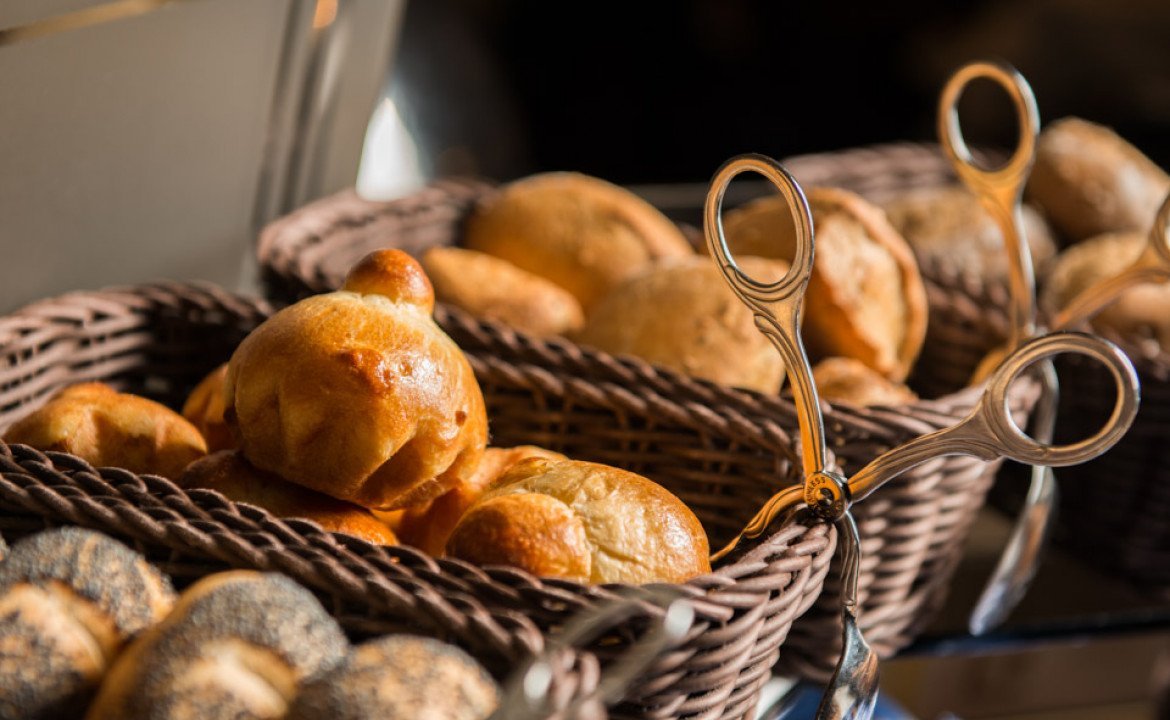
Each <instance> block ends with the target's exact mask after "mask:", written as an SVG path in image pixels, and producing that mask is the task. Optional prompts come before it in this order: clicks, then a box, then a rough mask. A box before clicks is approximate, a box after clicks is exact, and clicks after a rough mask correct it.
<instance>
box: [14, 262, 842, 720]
mask: <svg viewBox="0 0 1170 720" xmlns="http://www.w3.org/2000/svg"><path fill="white" fill-rule="evenodd" d="M267 312H268V309H267V307H266V306H265V305H264V304H263V303H259V302H253V301H249V300H246V299H243V298H240V297H238V296H234V295H231V294H228V293H225V292H223V291H219V290H216V289H214V288H211V287H206V286H193V285H180V284H166V285H154V286H143V287H138V288H132V289H125V290H114V291H107V292H94V293H77V294H73V295H68V296H64V297H62V298H58V299H55V300H51V301H45V302H41V303H38V304H35V305H33V306H29V307H28V308H25V309H23V310H21V311H18V312H17V313H15V314H13V315H11V316H8V317H5V318H3V319H0V348H2V354H0V431H2V429H3V428H4V427H7V426H8V425H9V424H11V422H13V421H14V420H15V419H17V418H18V417H20V416H22V415H23V414H25V413H27V412H29V411H30V410H31V409H33V408H35V407H37V406H38V405H39V404H41V403H42V402H44V401H45V400H46V399H47V397H48V396H49V395H51V394H52V393H53V392H54V391H56V390H57V389H59V388H60V387H62V386H64V385H67V384H69V383H73V382H78V381H83V380H103V381H106V382H110V383H111V384H113V385H115V386H117V387H120V388H123V389H127V390H131V391H134V392H138V393H142V394H145V395H148V396H151V397H154V398H155V399H158V400H160V401H162V402H166V403H168V404H170V405H172V406H175V405H177V404H179V403H180V402H181V401H182V399H183V398H184V397H185V395H186V393H187V392H189V390H190V389H191V388H192V387H193V386H194V384H195V383H196V382H198V380H199V379H200V378H201V377H202V376H203V375H204V374H205V373H206V372H208V371H209V370H210V369H211V368H213V367H214V366H216V365H217V364H218V363H221V362H223V361H224V360H225V359H226V358H227V357H228V356H229V354H230V352H231V350H232V349H233V348H234V347H235V345H236V344H237V343H238V342H239V340H240V339H241V338H242V337H243V336H244V335H245V334H246V333H247V332H248V331H249V330H250V329H251V328H252V327H254V326H255V325H256V324H257V323H259V322H260V321H261V320H262V319H263V318H264V317H265V316H266V314H267ZM480 332H482V330H480ZM566 350H567V349H565V348H551V349H548V350H547V352H550V353H552V354H554V355H556V354H557V353H558V352H561V351H566ZM469 359H470V361H471V363H472V366H473V368H474V369H475V371H476V374H477V376H478V378H479V381H480V383H481V385H482V387H483V389H484V394H485V397H486V398H487V399H488V403H489V408H490V411H489V412H490V415H491V417H492V419H493V429H494V431H495V438H496V440H497V442H499V443H501V444H511V443H536V444H541V445H544V446H546V447H550V448H553V449H557V450H562V451H564V452H567V453H569V454H571V455H575V456H578V457H582V458H585V459H591V460H597V461H602V462H610V463H613V464H617V465H621V466H624V467H628V468H630V469H633V470H636V471H638V472H642V473H644V474H646V475H648V476H650V477H652V478H654V479H656V480H658V481H659V482H662V483H663V484H665V485H666V486H667V487H669V488H670V489H671V490H672V491H674V492H675V493H677V494H678V495H679V496H681V497H683V498H684V499H686V500H687V501H688V502H689V503H690V504H691V506H692V507H693V508H694V509H695V511H696V513H697V514H698V515H699V517H700V518H701V519H702V521H703V522H704V524H705V526H706V527H707V529H708V531H709V532H710V533H711V535H712V539H713V540H714V541H716V542H718V541H722V540H726V539H728V538H729V537H730V535H731V534H732V533H734V532H737V531H738V530H739V529H740V527H741V525H742V523H743V522H745V521H746V520H747V519H748V518H749V517H750V516H751V515H752V514H754V513H755V511H756V510H757V509H758V508H759V506H760V505H761V504H762V503H763V502H764V500H766V499H767V497H768V495H769V492H770V491H769V488H770V487H772V486H773V485H774V483H775V482H776V479H777V478H785V477H791V472H792V468H793V467H794V465H793V463H792V460H793V456H792V454H791V451H790V450H786V451H785V452H777V451H776V448H784V449H787V448H790V447H791V444H792V443H791V441H790V439H789V437H788V436H787V435H786V433H785V432H784V431H783V430H782V429H781V428H780V426H779V425H778V424H775V423H759V422H756V421H755V420H754V419H749V418H746V417H744V416H743V415H742V414H741V413H738V412H735V411H732V410H728V411H724V412H722V413H720V412H716V411H713V410H711V409H709V408H708V407H707V406H705V405H703V404H702V403H699V402H694V401H691V400H689V399H687V398H676V397H667V396H663V395H661V394H659V393H658V392H657V391H656V390H655V389H654V383H649V384H647V385H645V386H638V384H636V383H629V384H626V385H619V384H617V383H613V382H604V381H598V382H588V381H585V380H583V379H581V377H579V376H577V374H575V373H566V372H557V371H554V370H550V369H549V368H548V367H543V366H541V365H539V364H533V363H528V364H526V363H518V362H512V361H510V360H508V359H507V358H505V357H502V356H499V355H494V356H483V355H480V354H477V353H475V352H472V353H470V354H469ZM557 361H558V362H559V363H560V364H561V365H562V366H568V365H571V363H572V361H571V360H570V359H568V358H564V357H558V359H557ZM581 361H582V362H585V363H588V359H583V360H581ZM614 369H615V370H616V371H617V372H619V373H620V372H625V370H624V369H622V367H621V366H615V368H614ZM582 375H584V373H582ZM658 384H662V383H661V382H659V383H658ZM56 524H76V525H83V526H88V527H93V528H96V529H99V530H101V531H104V532H106V533H108V534H110V535H113V536H115V537H119V538H121V539H124V540H126V541H128V542H130V543H132V544H134V545H135V546H137V547H138V548H139V549H140V550H142V551H143V552H145V553H146V554H147V555H148V556H149V557H151V558H152V559H154V560H155V561H156V562H158V563H159V564H160V565H161V566H162V567H163V568H164V569H165V570H166V571H168V572H169V573H171V574H172V575H173V576H174V577H175V578H176V580H177V581H178V582H179V584H180V585H182V584H185V583H186V582H189V581H191V580H193V579H195V578H198V577H201V576H203V575H205V574H208V573H210V572H215V571H217V570H221V569H224V568H228V567H246V568H259V569H271V570H278V571H280V572H284V573H286V574H288V575H290V576H292V577H293V578H295V579H296V580H298V581H299V582H301V583H303V584H304V585H306V586H307V587H309V588H311V589H313V590H314V591H315V592H317V593H318V594H319V595H320V596H321V598H322V600H323V601H324V602H325V605H326V607H328V608H330V609H331V610H332V611H333V612H334V614H335V615H336V616H337V617H338V618H339V619H341V621H342V623H343V625H344V626H345V627H346V628H347V630H348V631H349V632H350V633H351V634H352V635H354V636H364V635H370V634H381V633H385V632H392V631H397V630H410V631H415V632H419V631H425V632H427V633H428V634H432V635H434V636H436V637H442V638H445V639H448V640H452V641H454V642H457V643H459V644H460V645H462V646H463V647H465V648H467V649H468V650H470V651H471V652H472V653H473V654H475V655H476V656H477V657H479V658H480V659H481V660H483V661H484V662H485V664H486V665H487V666H488V667H489V668H491V669H493V671H494V672H495V673H496V674H497V675H500V676H502V675H503V674H504V673H505V672H506V671H507V669H509V668H511V667H514V666H515V664H516V662H517V661H518V660H520V659H522V658H524V657H527V656H529V655H530V654H531V653H532V652H534V651H536V650H538V649H539V648H540V647H541V646H542V644H543V633H547V632H551V631H555V629H556V628H557V627H558V626H559V625H561V624H562V623H563V622H564V621H565V620H566V619H567V618H569V617H570V616H571V615H572V614H573V613H575V612H577V611H579V610H580V609H582V608H585V607H589V606H592V605H593V604H596V603H599V602H601V601H604V600H606V599H609V598H612V597H613V596H614V592H615V591H617V590H620V587H593V586H582V585H579V584H576V583H571V582H564V581H554V580H540V579H538V578H534V577H532V576H530V575H528V574H526V573H523V572H519V571H515V570H511V569H506V568H501V569H492V570H487V571H485V570H481V569H478V568H475V567H472V566H469V565H467V564H465V563H461V562H458V561H447V560H442V561H436V560H434V559H432V558H429V557H427V556H425V555H423V554H422V553H420V552H418V551H415V550H413V549H410V548H405V547H401V548H378V547H373V546H370V545H368V544H366V543H364V542H361V541H358V540H355V539H352V538H347V537H344V536H333V535H330V534H327V533H324V532H322V531H321V530H320V529H319V528H318V527H317V526H316V525H314V524H312V523H309V522H305V521H292V520H289V521H280V520H276V519H274V518H272V517H271V516H270V515H268V514H267V513H265V512H263V511H261V510H258V509H256V508H252V507H249V506H247V505H237V504H235V503H231V502H229V501H227V500H225V499H224V498H223V497H222V496H220V495H219V494H217V493H214V492H211V491H192V492H191V493H185V492H183V491H181V490H179V489H178V488H176V487H175V486H174V485H173V484H172V483H170V482H169V481H167V480H164V479H161V478H157V477H152V476H139V475H135V474H133V473H129V472H127V471H125V470H120V469H113V468H103V469H100V470H94V469H93V468H90V467H89V466H88V465H86V464H85V463H84V462H82V461H81V460H80V459H78V458H75V457H72V456H69V455H63V454H59V453H49V454H42V453H39V452H36V451H34V450H32V449H30V448H27V447H24V446H18V445H12V446H9V445H5V444H3V443H0V532H3V533H4V534H5V535H7V536H10V537H16V536H19V535H21V534H24V533H27V532H30V531H33V530H35V529H39V528H41V527H44V526H46V525H56ZM833 547H834V535H833V532H832V530H831V528H828V527H826V526H824V525H822V524H815V523H809V524H800V523H797V524H793V525H790V526H787V527H785V528H782V529H780V530H779V531H777V532H776V533H775V534H773V535H771V536H770V537H767V538H765V539H762V540H760V541H758V542H755V543H753V544H752V545H751V546H750V547H749V549H748V551H747V552H746V553H745V554H744V555H743V556H742V557H739V558H738V559H736V560H735V561H734V562H731V563H729V564H726V565H724V566H723V567H720V568H718V569H717V571H716V572H714V573H712V574H711V575H708V576H704V577H700V578H696V579H695V580H693V581H691V582H689V583H687V584H685V585H681V586H679V587H680V588H681V589H682V591H684V592H685V593H687V594H688V595H689V596H690V597H692V598H693V600H694V602H695V605H696V608H697V614H698V622H697V623H696V625H695V626H694V628H693V629H692V631H691V633H690V635H689V636H688V637H687V639H686V641H685V642H684V644H683V645H682V646H680V647H679V648H677V649H675V650H672V651H671V652H670V653H668V654H666V655H665V656H663V657H662V658H660V659H659V660H658V661H657V662H656V663H655V665H654V666H653V667H652V668H651V669H650V670H649V671H648V672H647V674H646V675H645V677H644V678H642V680H641V682H640V683H639V684H638V685H637V686H636V687H634V688H632V689H631V690H630V692H629V693H628V695H627V701H626V702H625V703H624V704H623V705H621V706H619V707H618V708H616V709H615V710H614V711H613V713H614V715H613V716H614V717H645V718H658V717H683V718H740V717H747V716H749V715H750V713H751V711H752V709H753V708H754V706H755V703H756V700H757V697H758V693H759V690H760V688H761V687H762V685H763V683H764V682H766V680H767V678H768V677H769V670H770V669H771V667H772V666H773V665H774V664H775V662H776V659H777V653H778V650H779V648H780V646H781V644H782V643H783V642H784V640H785V637H786V636H787V635H788V631H789V629H790V627H791V625H792V622H793V620H794V619H795V618H796V617H798V616H799V615H800V614H801V613H803V612H804V611H805V610H806V609H807V608H808V607H809V606H810V605H811V604H812V603H813V601H814V599H815V598H816V597H817V596H818V595H819V593H820V591H821V587H822V583H823V581H824V578H825V576H826V575H827V573H828V569H829V559H830V557H831V555H832V552H833ZM646 612H647V616H646V617H647V618H649V617H651V616H653V615H656V614H658V613H659V612H660V611H659V610H657V609H655V608H651V607H648V608H647V610H646ZM645 625H646V622H645V621H639V620H637V619H635V620H634V621H633V622H631V623H630V624H629V625H628V626H627V627H625V628H624V629H623V630H622V631H621V633H620V634H617V635H613V636H610V637H609V638H605V639H603V640H602V641H599V642H598V643H597V644H595V645H594V646H591V648H590V652H585V653H580V654H571V655H568V656H566V658H565V660H564V666H563V667H562V670H563V671H564V672H563V673H562V675H561V677H559V678H558V680H559V683H558V686H557V691H558V695H557V697H558V698H559V699H561V700H562V701H565V700H567V699H568V698H571V697H573V696H575V695H576V694H578V693H581V692H585V691H587V690H589V689H591V688H592V687H593V686H594V685H595V684H596V681H597V674H598V673H597V661H596V660H595V659H594V656H595V655H596V657H597V658H600V661H601V663H602V664H603V665H604V664H605V663H607V662H609V661H611V660H612V659H613V658H614V657H615V656H616V655H617V654H619V653H621V652H622V651H623V649H624V648H625V647H628V645H629V643H630V642H631V641H632V640H633V639H634V638H636V637H637V636H638V635H639V634H640V633H641V631H642V629H643V628H644V627H645Z"/></svg>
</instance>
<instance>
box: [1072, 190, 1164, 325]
mask: <svg viewBox="0 0 1170 720" xmlns="http://www.w3.org/2000/svg"><path fill="white" fill-rule="evenodd" d="M1167 281H1170V195H1167V196H1166V198H1165V199H1164V200H1163V201H1162V206H1161V207H1160V208H1158V214H1157V215H1156V216H1155V217H1154V224H1153V225H1152V226H1150V233H1149V235H1148V236H1147V238H1146V246H1145V248H1144V249H1143V250H1142V253H1141V255H1139V256H1138V258H1137V260H1135V261H1134V262H1133V264H1132V265H1130V266H1129V267H1127V268H1126V269H1124V270H1122V271H1121V272H1120V273H1118V274H1117V275H1114V276H1113V277H1111V278H1108V279H1106V280H1102V281H1101V282H1099V283H1097V284H1095V285H1091V286H1089V287H1087V288H1085V289H1084V290H1082V291H1081V292H1080V293H1079V294H1078V295H1077V296H1076V297H1074V298H1073V300H1072V301H1071V302H1069V303H1068V304H1067V305H1065V306H1064V308H1062V309H1061V310H1060V311H1059V312H1058V313H1057V314H1056V317H1054V318H1053V320H1052V327H1053V329H1054V330H1063V329H1066V328H1071V327H1076V326H1077V325H1080V324H1081V323H1083V322H1086V321H1088V320H1091V319H1092V318H1093V316H1094V315H1096V314H1097V313H1099V312H1101V310H1103V309H1104V308H1105V306H1106V305H1108V304H1109V303H1111V302H1113V301H1114V300H1116V299H1117V298H1118V297H1119V296H1120V295H1121V294H1122V293H1124V292H1125V291H1126V290H1129V289H1130V288H1132V287H1134V286H1137V285H1142V284H1145V283H1155V282H1167Z"/></svg>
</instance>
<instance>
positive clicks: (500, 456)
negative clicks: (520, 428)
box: [396, 445, 568, 557]
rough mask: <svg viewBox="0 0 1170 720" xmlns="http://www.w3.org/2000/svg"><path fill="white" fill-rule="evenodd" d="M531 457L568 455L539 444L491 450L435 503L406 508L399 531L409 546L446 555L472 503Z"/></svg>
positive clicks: (436, 499) (400, 521)
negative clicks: (471, 470) (499, 479)
mask: <svg viewBox="0 0 1170 720" xmlns="http://www.w3.org/2000/svg"><path fill="white" fill-rule="evenodd" d="M530 457H541V458H547V459H549V460H567V459H568V458H566V457H565V456H564V455H562V454H560V453H558V452H553V451H552V450H545V449H544V448H541V447H536V446H535V445H521V446H519V447H513V448H491V447H490V448H488V449H487V450H485V451H484V454H483V459H482V460H480V462H479V467H477V468H476V469H475V473H474V474H473V475H472V476H471V477H470V478H468V479H467V481H466V482H464V483H462V484H460V485H457V486H456V487H455V488H453V489H451V490H448V491H447V492H446V493H444V494H443V495H441V496H439V497H437V498H435V499H434V500H432V501H430V502H427V503H423V504H421V505H415V506H413V507H409V508H406V509H405V510H404V511H402V515H401V517H399V518H397V525H396V532H397V533H398V536H399V537H400V538H401V539H402V542H404V543H406V544H407V545H413V546H414V547H416V548H419V549H420V550H424V551H426V552H427V553H430V554H431V555H434V556H436V557H437V556H439V555H442V554H443V549H444V548H445V547H446V546H447V538H448V537H450V536H451V531H452V530H454V529H455V524H456V523H458V522H459V518H461V517H463V513H465V512H466V511H467V508H469V507H471V505H472V503H474V502H475V501H476V500H478V499H479V496H480V495H482V494H483V492H484V490H486V489H487V488H488V486H490V485H491V484H492V483H493V482H495V481H496V479H498V478H499V477H500V476H501V475H503V474H504V473H505V472H506V471H507V470H509V469H511V468H512V466H513V465H515V464H516V463H518V462H520V461H521V460H524V459H526V458H530Z"/></svg>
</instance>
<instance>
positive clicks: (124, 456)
mask: <svg viewBox="0 0 1170 720" xmlns="http://www.w3.org/2000/svg"><path fill="white" fill-rule="evenodd" d="M4 439H5V440H7V441H8V442H10V443H23V444H25V445H31V446H33V447H35V448H37V449H38V450H56V451H59V452H66V453H71V454H73V455H76V456H78V457H80V458H81V459H83V460H85V461H86V462H88V463H89V464H91V465H94V466H97V467H103V466H110V467H120V468H125V469H126V470H129V471H131V472H136V473H153V474H157V475H163V476H165V477H169V478H176V477H178V476H179V474H180V473H181V472H183V468H185V467H187V465H188V464H189V463H191V462H192V461H193V460H195V459H197V458H200V457H203V456H204V455H205V454H207V443H206V442H205V441H204V439H203V436H202V435H200V434H199V431H198V430H197V429H195V426H194V425H192V424H191V423H189V422H187V421H186V420H184V419H183V418H182V416H180V415H179V414H178V413H176V412H174V411H172V410H170V409H169V408H166V407H164V406H162V405H159V404H158V403H156V402H153V401H151V400H147V399H146V398H141V397H138V396H136V395H130V394H126V393H119V392H116V391H115V390H114V389H113V388H111V387H110V386H108V385H104V384H102V383H83V384H80V385H72V386H70V387H67V388H65V389H64V390H62V391H61V392H60V393H59V394H57V396H56V397H54V398H53V399H52V400H50V401H49V402H48V403H47V404H45V405H44V406H43V407H41V408H39V409H38V410H35V411H33V413H32V414H31V415H28V416H27V417H25V418H23V419H22V420H19V421H18V422H17V423H16V424H15V425H13V426H12V427H10V428H9V429H8V432H7V434H6V435H5V438H4Z"/></svg>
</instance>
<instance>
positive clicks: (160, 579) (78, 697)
mask: <svg viewBox="0 0 1170 720" xmlns="http://www.w3.org/2000/svg"><path fill="white" fill-rule="evenodd" d="M173 603H174V591H173V590H172V589H171V584H170V581H169V580H168V579H167V578H166V577H165V576H163V575H162V574H160V573H159V572H158V571H157V570H155V569H154V568H153V567H152V566H151V565H149V564H148V563H147V562H146V561H145V560H144V559H143V558H142V556H140V555H138V554H137V553H135V552H133V551H132V550H130V549H129V548H128V547H126V546H125V545H122V544H121V543H118V542H116V541H114V540H111V539H110V538H108V537H106V536H104V535H101V534H99V533H95V532H92V531H89V530H81V529H79V528H61V529H59V530H47V531H45V532H42V533H39V534H37V535H34V536H32V537H29V538H26V539H24V540H22V541H20V542H18V543H16V544H15V545H14V546H13V547H12V553H11V555H10V556H9V557H8V559H7V560H6V561H4V563H2V564H0V717H2V718H45V719H46V720H49V719H52V720H55V719H56V718H62V717H76V716H78V715H80V714H81V713H82V712H83V711H84V709H85V707H86V706H87V705H88V703H89V701H90V699H91V698H92V697H93V694H94V692H95V691H96V690H97V687H98V685H99V683H100V682H101V679H102V677H103V676H104V675H105V674H106V671H107V669H108V668H109V666H110V664H111V663H112V662H113V661H114V658H115V657H116V656H117V655H118V653H119V652H120V651H121V649H122V646H123V644H124V643H125V642H126V640H127V639H128V638H130V637H131V636H132V635H134V634H136V633H138V632H139V631H141V630H144V629H145V628H148V627H150V626H151V625H153V624H155V623H156V622H159V621H160V620H162V618H163V617H164V616H165V615H166V614H167V612H169V610H170V608H171V606H172V605H173Z"/></svg>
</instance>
